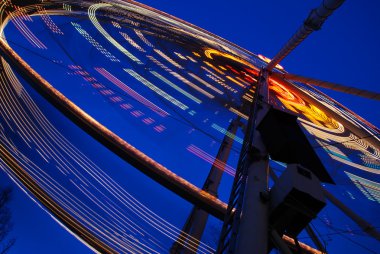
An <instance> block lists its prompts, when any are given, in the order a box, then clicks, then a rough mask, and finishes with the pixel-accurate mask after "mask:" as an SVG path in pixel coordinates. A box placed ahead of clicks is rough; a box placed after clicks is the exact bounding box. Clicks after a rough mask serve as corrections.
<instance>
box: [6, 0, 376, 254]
mask: <svg viewBox="0 0 380 254" xmlns="http://www.w3.org/2000/svg"><path fill="white" fill-rule="evenodd" d="M140 2H141V3H144V4H146V5H150V6H152V7H154V8H156V9H159V10H162V11H164V12H167V13H169V14H171V15H173V16H177V17H179V18H181V19H183V20H185V21H188V22H190V23H193V24H195V25H197V26H199V27H201V28H203V29H206V30H208V31H210V32H212V33H214V34H216V35H218V36H221V37H223V38H225V39H227V40H229V41H231V42H233V43H235V44H237V45H239V46H241V47H243V48H246V49H248V50H250V51H251V52H253V53H258V54H262V55H265V56H267V57H269V58H271V57H273V56H274V55H275V54H276V53H277V51H278V50H279V49H280V48H281V47H282V46H283V44H284V43H285V42H286V41H287V40H288V39H289V38H290V36H291V35H293V33H294V32H295V31H296V29H298V27H299V26H300V24H301V23H302V21H303V20H304V19H305V18H306V17H307V15H308V13H309V11H310V10H311V9H312V8H314V7H316V6H318V5H319V4H320V2H321V1H319V0H309V1H301V0H298V1H296V0H290V1H281V0H272V1H249V0H241V1H238V2H236V5H232V3H234V2H230V1H225V0H224V1H216V0H206V1H204V0H202V1H201V0H193V1H170V0H144V1H140ZM378 10H380V2H379V1H373V0H364V1H347V2H346V3H344V4H343V6H342V7H341V8H340V9H339V10H337V11H336V12H335V13H334V14H333V15H332V16H331V17H330V18H329V19H328V20H327V22H326V23H325V24H324V26H323V27H322V29H321V30H320V31H318V32H315V33H314V34H312V35H311V36H309V38H307V39H306V41H304V42H303V43H302V44H301V46H299V47H298V48H297V49H296V50H295V51H293V52H292V53H291V54H290V55H289V56H288V57H287V58H286V59H285V60H284V61H283V62H282V63H281V65H282V66H284V68H285V69H286V70H287V71H288V72H290V73H295V74H300V75H303V76H309V77H313V78H318V79H321V80H327V81H331V82H336V83H338V84H342V85H346V86H353V87H358V88H362V89H367V90H372V91H376V92H378V93H380V86H379V81H378V70H379V69H380V63H379V61H378V59H380V49H379V45H380V29H378V25H379V24H380V16H379V15H378ZM322 91H323V92H325V93H326V94H327V95H329V96H331V97H332V98H334V99H336V100H337V101H338V102H340V103H342V104H343V105H345V106H347V107H348V108H349V109H351V110H353V111H354V112H355V113H357V114H358V115H360V116H362V117H364V118H365V119H366V120H368V121H369V122H371V123H373V124H374V125H375V126H377V127H380V102H378V101H372V100H367V99H362V98H357V97H354V96H351V95H346V94H342V93H339V92H334V91H329V90H322ZM0 183H2V185H3V184H4V185H5V186H6V185H11V184H12V183H11V181H10V180H9V179H8V177H7V176H6V175H5V173H3V172H0ZM14 186H15V185H14ZM10 205H11V208H12V211H13V214H14V215H13V216H14V231H13V232H12V233H11V235H12V236H15V237H16V239H17V242H16V245H15V246H14V247H13V248H12V249H11V251H10V253H11V254H15V253H91V250H89V249H88V248H87V247H86V246H84V245H83V244H82V243H81V242H79V241H78V240H77V239H76V238H75V237H73V236H72V235H70V234H69V233H68V232H66V231H65V230H64V229H63V228H62V227H61V226H59V225H58V224H57V223H55V222H54V220H53V219H52V218H51V217H50V216H49V215H48V214H47V213H44V212H41V209H40V208H39V207H38V206H37V205H36V204H35V203H34V202H33V201H32V200H31V199H30V198H29V197H27V196H26V195H25V194H24V193H23V192H22V191H21V190H19V189H17V188H14V191H13V200H12V202H11V204H10ZM25 207H26V208H25ZM356 247H357V246H356ZM343 249H344V247H343V246H342V251H343ZM359 249H360V248H359ZM372 250H373V249H372ZM336 251H338V250H336ZM375 251H376V250H375ZM344 252H345V253H358V252H357V249H355V252H350V250H346V249H344ZM336 253H338V252H336ZM363 253H373V252H371V251H368V250H367V252H364V251H363ZM375 253H376V252H375Z"/></svg>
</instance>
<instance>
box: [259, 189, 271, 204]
mask: <svg viewBox="0 0 380 254" xmlns="http://www.w3.org/2000/svg"><path fill="white" fill-rule="evenodd" d="M259 195H260V200H261V202H263V203H264V204H266V203H268V201H269V200H270V195H269V191H261V192H260V194H259Z"/></svg>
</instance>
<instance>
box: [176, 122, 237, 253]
mask: <svg viewBox="0 0 380 254" xmlns="http://www.w3.org/2000/svg"><path fill="white" fill-rule="evenodd" d="M239 125H240V117H238V118H237V119H234V120H233V121H232V122H231V124H230V125H229V127H228V129H227V133H226V135H225V136H224V138H223V141H222V144H221V146H220V148H219V151H218V153H217V156H216V159H215V161H214V163H213V165H212V167H211V169H210V172H209V174H208V176H207V179H206V181H205V183H204V185H203V188H202V189H203V190H204V191H207V192H208V193H210V194H211V195H213V196H215V197H218V188H219V184H220V181H221V180H222V176H223V173H224V168H225V165H226V163H227V161H228V158H229V156H230V152H231V148H232V145H233V143H234V136H235V134H236V132H237V130H238V127H239ZM231 134H232V135H231ZM208 216H209V213H207V212H206V211H204V210H202V209H201V208H199V207H196V206H194V207H193V209H192V211H191V213H190V215H189V217H188V218H187V220H186V223H185V225H184V226H183V228H182V231H181V234H180V235H179V237H178V238H177V241H176V242H175V243H174V244H173V246H172V248H171V249H170V252H171V253H186V254H187V253H194V252H196V251H197V249H198V246H199V243H200V240H201V238H202V235H203V232H204V229H205V227H206V223H207V220H208ZM185 246H188V247H187V248H186V247H185Z"/></svg>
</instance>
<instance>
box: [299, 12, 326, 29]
mask: <svg viewBox="0 0 380 254" xmlns="http://www.w3.org/2000/svg"><path fill="white" fill-rule="evenodd" d="M324 22H325V19H324V18H323V17H322V16H320V15H319V14H318V11H317V9H312V10H311V11H310V13H309V16H308V17H307V18H306V20H305V21H304V22H303V24H304V25H305V26H306V27H307V28H310V29H312V30H313V31H318V30H320V29H321V27H322V25H323V23H324Z"/></svg>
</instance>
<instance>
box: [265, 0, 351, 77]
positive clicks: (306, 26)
mask: <svg viewBox="0 0 380 254" xmlns="http://www.w3.org/2000/svg"><path fill="white" fill-rule="evenodd" d="M343 2H344V0H323V2H322V4H321V5H320V6H319V7H318V8H316V9H313V10H311V12H310V14H309V16H308V17H307V18H306V20H305V21H304V23H303V25H302V26H301V27H300V28H299V29H298V31H297V32H296V33H295V34H294V35H293V36H292V37H291V38H290V39H289V40H288V42H287V43H286V44H285V45H284V46H283V47H282V49H281V50H280V51H279V52H278V53H277V55H276V56H275V57H274V58H273V59H272V61H271V62H270V63H269V64H268V65H267V67H266V69H267V70H268V71H271V70H272V69H273V68H274V67H275V66H276V65H277V64H278V63H279V62H281V60H282V59H284V58H285V57H286V56H287V55H288V54H289V53H290V52H292V51H293V49H295V48H296V47H297V46H298V45H299V44H300V43H301V42H302V41H303V40H305V39H306V38H307V37H308V36H309V35H310V34H311V33H312V32H314V31H316V30H319V29H321V27H322V25H323V23H324V22H325V21H326V19H327V18H328V17H329V16H330V15H331V14H332V13H333V12H334V11H335V10H336V9H337V8H338V7H339V6H341V5H342V3H343Z"/></svg>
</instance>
